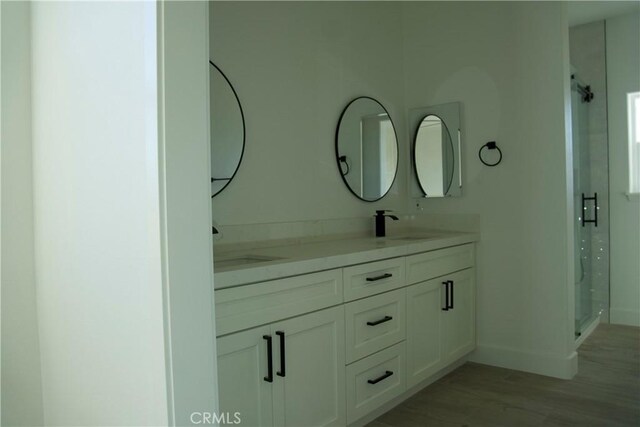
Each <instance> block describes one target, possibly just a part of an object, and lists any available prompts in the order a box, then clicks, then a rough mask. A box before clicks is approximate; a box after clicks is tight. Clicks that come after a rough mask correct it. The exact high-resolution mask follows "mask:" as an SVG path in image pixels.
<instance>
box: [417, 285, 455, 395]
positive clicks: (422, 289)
mask: <svg viewBox="0 0 640 427" xmlns="http://www.w3.org/2000/svg"><path fill="white" fill-rule="evenodd" d="M444 280H445V279H444V278H442V279H433V280H428V281H425V282H422V283H418V284H416V285H413V286H410V287H408V288H407V388H410V387H413V386H414V385H416V384H418V383H420V382H421V381H423V380H425V379H427V378H428V377H430V376H431V375H432V374H434V373H436V372H437V371H438V370H439V369H440V368H442V366H443V364H444V357H443V355H444V352H443V349H442V339H441V334H442V321H443V317H444V313H447V312H444V311H442V308H443V307H444V304H445V302H444V292H443V289H444V286H445V285H444V284H443V283H442V282H443V281H444Z"/></svg>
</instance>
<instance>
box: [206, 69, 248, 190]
mask: <svg viewBox="0 0 640 427" xmlns="http://www.w3.org/2000/svg"><path fill="white" fill-rule="evenodd" d="M209 91H210V93H209V95H210V108H211V111H210V126H211V128H210V129H211V197H214V196H215V195H216V194H219V193H220V192H221V191H222V190H224V189H225V188H226V187H227V185H229V183H230V182H231V180H232V179H233V177H234V176H235V175H236V173H237V172H238V168H239V167H240V162H241V161H242V156H243V154H244V145H245V122H244V112H243V111H242V105H241V104H240V99H239V98H238V94H237V93H236V91H235V89H234V88H233V85H232V84H231V82H230V81H229V79H228V78H227V76H226V75H225V74H224V73H223V72H222V70H220V68H218V66H217V65H215V64H214V63H213V62H212V61H209Z"/></svg>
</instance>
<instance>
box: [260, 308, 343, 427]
mask: <svg viewBox="0 0 640 427" xmlns="http://www.w3.org/2000/svg"><path fill="white" fill-rule="evenodd" d="M271 330H272V332H273V334H274V337H276V338H275V340H274V361H273V362H274V371H275V372H276V374H275V375H276V376H275V380H274V400H273V408H274V423H275V425H277V426H295V427H303V426H333V425H345V424H346V419H345V411H346V404H345V366H344V351H345V350H344V340H345V338H344V307H342V306H340V307H336V308H330V309H327V310H322V311H319V312H316V313H311V314H307V315H304V316H299V317H295V318H293V319H290V320H286V321H284V322H280V323H276V324H273V325H272V326H271ZM278 333H284V336H282V335H277V334H278ZM281 339H283V342H284V366H283V363H282V362H283V354H282V352H281V348H282V347H281V341H280V340H281ZM283 368H284V372H282V369H283ZM282 374H284V376H282Z"/></svg>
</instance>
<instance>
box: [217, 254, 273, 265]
mask: <svg viewBox="0 0 640 427" xmlns="http://www.w3.org/2000/svg"><path fill="white" fill-rule="evenodd" d="M279 259H284V258H282V257H277V256H263V255H239V256H235V257H231V258H222V259H216V258H214V261H213V264H214V266H215V267H218V268H224V267H237V266H239V265H247V264H257V263H261V262H269V261H276V260H279Z"/></svg>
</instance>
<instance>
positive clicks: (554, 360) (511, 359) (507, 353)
mask: <svg viewBox="0 0 640 427" xmlns="http://www.w3.org/2000/svg"><path fill="white" fill-rule="evenodd" d="M469 360H470V361H471V362H476V363H482V364H484V365H491V366H498V367H500V368H507V369H515V370H517V371H525V372H531V373H534V374H539V375H546V376H548V377H555V378H561V379H567V380H568V379H571V378H573V376H574V375H575V374H576V373H578V354H577V353H576V352H575V351H574V352H572V353H571V354H570V355H569V356H567V357H562V356H557V355H552V354H542V353H530V352H525V351H522V350H517V349H513V348H507V347H498V346H490V345H478V348H477V349H476V351H475V352H473V353H471V355H470V356H469Z"/></svg>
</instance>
